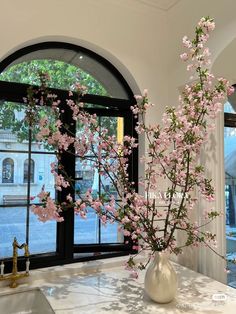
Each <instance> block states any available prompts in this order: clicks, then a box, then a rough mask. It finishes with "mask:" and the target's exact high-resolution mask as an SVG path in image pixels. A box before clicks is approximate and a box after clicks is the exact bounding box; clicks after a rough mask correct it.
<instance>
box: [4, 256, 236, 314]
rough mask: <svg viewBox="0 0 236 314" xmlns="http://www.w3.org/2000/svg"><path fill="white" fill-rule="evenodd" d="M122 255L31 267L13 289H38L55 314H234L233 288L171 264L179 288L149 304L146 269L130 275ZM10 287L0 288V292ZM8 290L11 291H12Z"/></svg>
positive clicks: (235, 293)
mask: <svg viewBox="0 0 236 314" xmlns="http://www.w3.org/2000/svg"><path fill="white" fill-rule="evenodd" d="M123 261H124V258H118V259H117V258H113V259H110V260H98V261H93V262H89V263H78V264H70V265H66V266H63V267H54V268H48V269H41V270H35V271H32V272H31V277H29V278H27V279H28V281H27V283H23V284H22V285H20V286H19V287H18V288H16V289H14V291H16V290H18V291H19V290H20V289H26V288H27V287H29V288H32V287H39V288H40V289H41V290H42V291H43V292H44V294H45V295H46V297H47V299H48V301H49V302H50V304H51V306H52V308H53V309H54V311H55V313H56V314H80V313H81V314H85V313H86V314H90V313H91V314H92V313H94V314H95V313H96V314H97V313H98V314H100V313H103V314H106V313H107V314H110V313H117V314H118V313H119V314H123V313H124V314H126V313H127V314H152V313H158V314H162V313H167V314H183V313H186V314H203V313H204V314H221V313H222V314H233V313H235V312H236V289H233V288H230V287H228V286H226V285H224V284H221V283H219V282H217V281H214V280H212V279H210V278H208V277H206V276H203V275H201V274H198V273H196V272H193V271H191V270H189V269H187V268H184V267H182V266H179V265H176V264H174V266H175V268H176V270H177V273H178V281H179V288H178V294H177V297H176V299H175V300H174V301H173V302H171V303H169V304H157V303H154V302H152V301H151V300H150V299H148V297H147V296H146V295H145V293H144V289H143V286H144V285H143V282H144V274H145V272H144V271H143V272H140V274H139V278H138V279H134V278H132V276H131V275H130V272H128V271H127V270H125V269H124V267H123V266H118V265H121V264H122V263H123ZM9 289H10V288H3V287H2V288H1V291H0V293H4V292H6V291H9ZM11 291H12V290H11Z"/></svg>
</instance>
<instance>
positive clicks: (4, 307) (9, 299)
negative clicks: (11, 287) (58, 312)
mask: <svg viewBox="0 0 236 314" xmlns="http://www.w3.org/2000/svg"><path fill="white" fill-rule="evenodd" d="M0 313H1V314H52V313H55V312H54V311H53V309H52V307H51V305H50V304H49V302H48V300H47V299H46V297H45V296H44V294H43V293H42V291H41V290H40V289H38V288H35V289H31V290H27V291H19V292H14V293H7V294H1V295H0Z"/></svg>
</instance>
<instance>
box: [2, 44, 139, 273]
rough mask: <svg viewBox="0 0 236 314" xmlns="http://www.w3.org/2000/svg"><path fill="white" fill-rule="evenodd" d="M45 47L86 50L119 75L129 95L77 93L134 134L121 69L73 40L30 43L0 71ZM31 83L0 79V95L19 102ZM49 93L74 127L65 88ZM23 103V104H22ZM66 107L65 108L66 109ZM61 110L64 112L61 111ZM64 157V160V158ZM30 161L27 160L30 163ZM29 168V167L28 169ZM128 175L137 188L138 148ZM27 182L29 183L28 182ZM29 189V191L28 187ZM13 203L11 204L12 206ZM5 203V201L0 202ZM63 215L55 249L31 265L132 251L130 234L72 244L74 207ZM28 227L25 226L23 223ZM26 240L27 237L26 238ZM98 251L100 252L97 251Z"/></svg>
mask: <svg viewBox="0 0 236 314" xmlns="http://www.w3.org/2000/svg"><path fill="white" fill-rule="evenodd" d="M48 48H53V49H57V48H67V49H72V50H75V51H80V52H81V51H85V52H86V53H89V54H90V55H91V56H93V58H96V60H97V61H99V62H101V63H102V64H103V65H105V66H106V67H107V68H109V70H110V71H111V72H112V73H113V74H114V75H115V76H116V77H117V78H118V79H119V81H120V82H121V83H122V86H123V88H124V89H125V90H126V92H127V95H128V99H119V98H113V97H107V96H99V95H91V94H84V95H82V96H81V97H80V100H81V101H82V102H84V103H89V104H97V105H101V106H103V108H99V109H96V108H86V110H87V111H88V112H90V113H96V114H97V115H98V116H99V115H100V116H114V117H118V116H119V117H123V118H124V134H126V135H131V136H135V137H137V134H136V132H135V123H136V120H135V118H134V116H133V115H132V112H131V110H130V106H133V105H134V104H135V103H136V100H135V98H134V96H133V93H132V90H131V89H130V87H129V86H128V84H127V82H126V81H125V79H124V78H123V76H122V75H121V74H120V72H119V71H118V70H117V69H116V68H115V67H114V66H113V65H112V64H111V63H110V62H109V61H107V60H106V59H104V58H103V57H101V56H99V55H97V54H96V53H94V52H92V51H90V50H88V49H86V48H83V47H80V46H77V45H73V44H67V43H61V42H44V43H39V44H35V45H31V46H28V47H25V48H22V49H20V50H18V51H17V52H15V53H13V54H12V55H10V56H8V57H7V58H6V59H4V60H3V61H2V62H1V63H0V72H2V71H3V70H4V69H5V68H6V67H7V66H9V65H10V64H11V63H12V62H13V61H14V60H16V59H18V58H20V57H21V56H24V55H25V54H27V53H29V52H33V51H37V50H42V49H48ZM29 87H30V85H29V84H22V83H13V82H5V81H0V99H1V100H5V101H13V102H17V103H22V102H23V99H25V98H26V96H27V89H28V88H29ZM48 90H49V92H50V93H52V94H56V95H57V96H58V99H60V101H61V103H60V109H61V110H62V111H61V118H62V121H63V122H64V123H66V124H67V125H70V128H71V131H72V132H74V131H75V123H74V120H73V119H72V114H71V112H69V110H68V106H67V105H66V99H68V91H67V90H61V89H60V90H59V89H54V88H49V89H48ZM70 98H72V99H74V100H76V99H77V98H78V95H77V94H76V93H73V95H72V96H71V97H70ZM25 105H26V104H25ZM65 109H66V110H65ZM62 112H63V113H62ZM32 153H33V151H30V154H29V155H28V159H29V160H30V159H31V154H32ZM65 160H66V161H67V162H65ZM61 162H62V163H64V164H65V165H71V164H74V165H75V156H73V155H71V154H70V155H69V154H67V153H65V152H64V153H63V154H62V156H61ZM29 164H30V163H29ZM65 170H66V171H67V173H68V174H69V175H70V176H72V177H75V167H74V168H73V167H68V166H67V167H66V168H65ZM29 171H30V169H29ZM129 176H130V180H131V181H133V182H135V188H136V190H138V149H136V150H134V152H133V154H132V155H131V156H130V160H129ZM29 185H30V182H29V183H28V186H29ZM28 192H29V191H28ZM68 193H71V195H73V194H74V191H73V190H72V188H71V187H70V188H68V189H67V190H63V191H62V192H61V193H59V195H58V197H59V199H60V200H61V201H63V200H64V199H65V197H66V195H67V194H68ZM29 196H30V195H29V193H28V200H27V207H28V208H29V206H30V199H29ZM15 205H17V204H13V205H11V206H15ZM0 207H4V205H0ZM63 216H64V218H65V220H64V222H63V223H57V252H55V253H52V254H51V253H47V254H37V255H31V257H30V260H31V268H32V269H34V268H40V267H49V266H54V265H62V264H68V263H73V262H80V261H87V260H93V259H100V258H106V257H114V256H122V255H127V254H132V253H135V252H136V251H134V250H133V249H132V241H131V240H130V238H125V239H124V244H120V243H117V244H79V245H74V243H73V238H74V228H71V225H74V212H73V210H68V211H66V212H64V213H63ZM27 223H28V224H29V217H27ZM26 228H27V226H26ZM27 241H28V239H27ZM100 253H101V254H100ZM5 267H6V268H5V269H6V272H10V271H11V259H5ZM18 268H19V270H23V269H25V259H24V258H19V267H18Z"/></svg>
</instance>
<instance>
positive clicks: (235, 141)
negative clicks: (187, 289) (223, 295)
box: [224, 127, 236, 283]
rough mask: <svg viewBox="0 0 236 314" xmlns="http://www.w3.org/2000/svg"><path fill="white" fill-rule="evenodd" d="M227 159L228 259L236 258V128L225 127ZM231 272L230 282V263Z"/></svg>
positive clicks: (233, 277) (232, 276)
mask: <svg viewBox="0 0 236 314" xmlns="http://www.w3.org/2000/svg"><path fill="white" fill-rule="evenodd" d="M224 161H225V214H226V253H227V258H228V259H233V258H236V128H233V127H225V128H224ZM228 267H229V268H230V270H231V272H230V273H229V274H228V282H229V283H230V282H232V281H235V279H236V273H235V269H234V268H232V264H230V263H229V265H228Z"/></svg>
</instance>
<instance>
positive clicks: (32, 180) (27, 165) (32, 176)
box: [23, 159, 34, 183]
mask: <svg viewBox="0 0 236 314" xmlns="http://www.w3.org/2000/svg"><path fill="white" fill-rule="evenodd" d="M29 167H30V180H29V175H28V173H29ZM28 181H30V183H34V161H33V159H31V160H30V165H29V159H26V160H25V162H24V179H23V182H24V183H27V182H28Z"/></svg>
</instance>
